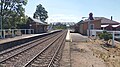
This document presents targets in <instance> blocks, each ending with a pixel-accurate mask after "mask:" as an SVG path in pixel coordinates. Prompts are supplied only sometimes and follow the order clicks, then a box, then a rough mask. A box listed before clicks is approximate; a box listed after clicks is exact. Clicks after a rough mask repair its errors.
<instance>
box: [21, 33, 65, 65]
mask: <svg viewBox="0 0 120 67" xmlns="http://www.w3.org/2000/svg"><path fill="white" fill-rule="evenodd" d="M65 36H66V35H65V34H64V35H63V36H61V37H60V38H59V39H58V40H57V41H55V42H54V43H53V44H52V45H51V46H47V47H46V48H45V49H43V50H42V51H41V52H39V53H38V54H37V55H36V56H35V57H34V58H33V59H31V60H30V61H29V62H28V63H27V64H25V66H23V67H59V61H60V59H61V57H62V49H63V47H64V45H63V44H64V43H65Z"/></svg>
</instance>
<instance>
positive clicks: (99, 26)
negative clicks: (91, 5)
mask: <svg viewBox="0 0 120 67" xmlns="http://www.w3.org/2000/svg"><path fill="white" fill-rule="evenodd" d="M78 26H79V27H78V32H79V33H81V34H85V35H86V34H87V30H88V29H94V30H120V23H119V22H116V21H114V20H112V17H111V19H108V18H105V17H93V20H89V19H86V20H83V21H80V22H78Z"/></svg>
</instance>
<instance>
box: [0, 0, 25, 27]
mask: <svg viewBox="0 0 120 67" xmlns="http://www.w3.org/2000/svg"><path fill="white" fill-rule="evenodd" d="M26 4H27V0H1V2H0V5H1V9H0V13H1V16H2V23H3V28H16V27H17V24H19V23H20V21H21V17H25V14H24V12H25V9H24V8H23V6H25V5H26Z"/></svg>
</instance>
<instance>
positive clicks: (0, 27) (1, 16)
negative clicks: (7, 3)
mask: <svg viewBox="0 0 120 67" xmlns="http://www.w3.org/2000/svg"><path fill="white" fill-rule="evenodd" d="M3 1H4V0H1V5H0V7H1V8H0V10H1V12H0V14H1V15H0V29H1V38H2V21H3V19H2V18H3V12H2V10H3Z"/></svg>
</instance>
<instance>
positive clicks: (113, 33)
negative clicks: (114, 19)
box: [112, 31, 115, 47]
mask: <svg viewBox="0 0 120 67" xmlns="http://www.w3.org/2000/svg"><path fill="white" fill-rule="evenodd" d="M114 34H115V33H114V31H113V33H112V46H113V47H114V46H115V45H114V39H115V38H114V36H115V35H114Z"/></svg>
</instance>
